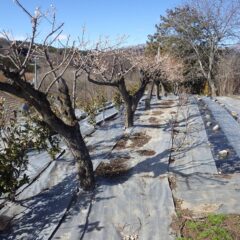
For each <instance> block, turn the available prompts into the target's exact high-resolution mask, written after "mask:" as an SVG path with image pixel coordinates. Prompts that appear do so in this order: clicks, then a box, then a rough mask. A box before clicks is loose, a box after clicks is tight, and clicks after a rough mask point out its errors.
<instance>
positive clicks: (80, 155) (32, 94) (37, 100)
mask: <svg viewBox="0 0 240 240" xmlns="http://www.w3.org/2000/svg"><path fill="white" fill-rule="evenodd" d="M7 76H9V77H11V79H14V83H13V84H9V83H2V82H0V90H2V91H5V92H8V93H10V94H13V95H15V96H17V97H20V98H22V99H24V100H26V101H27V102H28V103H29V104H30V105H32V106H33V107H34V108H35V109H36V110H37V111H38V112H39V113H40V114H41V115H42V118H43V121H44V122H45V123H46V124H47V125H48V126H49V127H50V128H51V129H52V130H54V131H55V132H57V133H58V134H59V135H61V136H62V137H63V138H64V139H65V140H66V142H67V143H68V145H69V148H70V150H71V151H72V153H73V156H74V157H75V160H76V162H77V165H78V172H79V174H78V175H79V180H80V186H81V187H82V188H83V190H92V189H93V188H94V185H95V181H94V174H93V166H92V162H91V159H90V156H89V152H88V149H87V147H86V145H85V142H84V140H83V138H82V135H81V132H80V127H79V123H78V121H77V120H74V122H72V124H71V125H68V124H66V123H65V122H64V121H63V120H62V119H60V118H59V117H58V116H57V115H56V114H55V113H54V112H53V111H52V109H51V105H50V103H49V101H48V99H47V96H46V95H45V94H44V93H42V92H40V91H38V90H35V89H34V88H33V87H32V86H31V85H30V84H29V83H28V82H25V81H23V80H22V79H21V78H19V77H18V75H15V74H14V73H13V74H10V73H9V75H7ZM73 117H74V115H73ZM74 119H76V118H75V117H74Z"/></svg>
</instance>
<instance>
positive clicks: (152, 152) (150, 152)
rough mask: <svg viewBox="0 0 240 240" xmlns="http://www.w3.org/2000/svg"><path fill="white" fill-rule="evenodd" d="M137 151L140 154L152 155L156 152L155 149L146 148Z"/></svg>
mask: <svg viewBox="0 0 240 240" xmlns="http://www.w3.org/2000/svg"><path fill="white" fill-rule="evenodd" d="M137 153H138V154H139V155H142V156H153V155H155V154H156V152H155V151H153V150H148V149H143V150H138V151H137Z"/></svg>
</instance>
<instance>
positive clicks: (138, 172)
mask: <svg viewBox="0 0 240 240" xmlns="http://www.w3.org/2000/svg"><path fill="white" fill-rule="evenodd" d="M174 104H175V102H174V101H162V104H160V102H153V105H152V109H151V110H149V111H143V109H139V111H138V112H137V116H138V119H137V121H136V125H135V127H134V128H133V129H132V130H131V131H130V132H131V136H130V137H126V138H125V139H123V140H121V141H120V142H119V143H118V144H117V145H116V147H115V148H114V150H113V151H112V153H111V156H109V159H108V160H106V159H105V162H110V160H115V161H116V160H119V159H120V160H121V159H124V163H126V162H127V166H128V169H127V171H126V172H125V173H124V174H123V175H120V176H119V175H118V176H117V177H116V176H113V175H110V174H109V173H108V175H107V176H108V177H109V175H110V176H111V178H106V177H101V178H99V179H98V187H97V189H96V191H95V192H94V194H92V195H89V194H88V195H84V197H83V195H81V194H80V195H79V198H78V200H77V202H76V204H75V205H74V206H73V207H72V208H71V209H70V211H69V213H68V215H67V217H66V220H65V221H64V222H63V224H61V226H60V228H59V229H58V231H57V232H56V234H55V235H54V237H53V239H71V240H75V239H99V240H100V239H102V240H103V239H108V240H117V239H141V240H147V239H149V240H150V239H151V240H152V239H156V240H157V239H164V240H168V239H175V237H174V234H172V232H171V228H170V224H171V221H172V216H173V215H174V214H175V208H174V203H173V199H172V192H171V189H170V187H169V182H168V157H169V146H170V129H169V126H168V121H169V119H170V117H171V114H170V112H171V111H174V110H175V107H174V106H173V105H174ZM83 199H84V200H83Z"/></svg>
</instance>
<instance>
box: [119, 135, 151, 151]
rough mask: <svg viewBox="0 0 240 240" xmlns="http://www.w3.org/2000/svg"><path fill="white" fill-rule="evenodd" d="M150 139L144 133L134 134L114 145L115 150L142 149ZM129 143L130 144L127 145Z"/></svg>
mask: <svg viewBox="0 0 240 240" xmlns="http://www.w3.org/2000/svg"><path fill="white" fill-rule="evenodd" d="M150 139H151V137H150V136H149V135H147V134H145V133H135V134H133V135H131V136H130V137H129V138H127V137H124V138H122V139H121V140H120V141H118V143H117V144H116V146H115V148H114V149H116V150H122V149H126V148H135V147H142V146H144V145H145V144H147V143H148V142H149V141H150ZM128 141H130V144H128Z"/></svg>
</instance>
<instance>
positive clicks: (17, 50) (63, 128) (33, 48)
mask: <svg viewBox="0 0 240 240" xmlns="http://www.w3.org/2000/svg"><path fill="white" fill-rule="evenodd" d="M15 2H16V4H17V5H18V6H19V7H20V8H21V9H22V10H23V11H24V12H25V13H26V15H27V16H28V17H29V19H30V21H31V23H32V34H31V37H30V38H29V39H26V40H25V41H22V42H16V41H11V39H8V40H9V42H10V43H11V44H10V45H9V47H8V48H7V49H4V53H3V54H1V58H2V59H8V60H10V63H11V64H8V65H7V64H5V61H1V64H0V71H1V72H2V73H3V74H4V76H5V77H6V80H5V81H4V82H0V90H1V91H5V92H7V93H10V94H12V95H15V96H17V97H19V98H22V99H24V100H25V101H27V102H28V103H29V104H30V105H31V106H33V107H34V108H35V109H36V110H37V111H38V113H39V114H40V115H41V117H42V121H44V122H45V123H46V125H47V126H48V127H49V128H51V129H52V130H53V131H55V132H57V133H58V134H60V135H61V136H62V137H63V138H64V139H65V141H66V143H67V145H68V147H69V148H70V150H71V152H72V154H73V156H74V158H75V160H76V163H77V165H78V175H79V179H80V186H81V187H82V188H83V189H84V190H91V189H93V188H94V184H95V182H94V174H93V166H92V162H91V159H90V155H89V152H88V149H87V147H86V144H85V142H84V140H83V137H82V135H81V131H80V126H79V123H78V121H77V119H76V116H75V112H74V108H73V105H72V101H71V97H70V94H69V89H68V86H67V83H66V81H65V79H64V78H63V74H64V73H65V72H66V70H67V69H68V68H69V66H70V65H71V63H72V60H73V58H74V56H75V54H76V52H77V50H76V48H75V47H74V45H73V46H69V44H68V42H67V43H66V45H65V46H64V48H63V54H62V55H61V58H60V57H59V58H60V59H59V61H58V62H57V61H55V60H54V59H55V58H56V56H55V55H54V54H52V53H51V49H52V45H53V44H54V43H55V42H56V41H57V39H58V36H59V35H60V34H61V33H62V27H63V24H60V25H56V18H55V13H53V14H52V18H51V19H48V21H50V22H51V25H50V26H51V29H50V31H49V33H48V34H47V36H46V37H45V39H44V42H43V44H37V43H36V39H37V30H38V24H39V22H40V19H41V18H43V17H46V16H44V15H43V14H42V13H41V12H40V11H39V10H36V11H35V14H34V15H33V14H31V13H30V12H29V11H28V10H27V9H26V8H25V7H24V6H23V5H22V4H21V3H20V1H18V0H16V1H15ZM3 34H4V35H5V37H6V38H8V35H7V34H5V33H3ZM23 49H25V54H22V52H23ZM35 56H39V57H42V58H43V59H44V60H43V61H44V62H46V63H47V65H48V68H47V69H46V73H45V74H44V76H43V77H42V78H41V79H40V81H39V85H38V87H37V88H36V89H35V88H34V86H33V85H32V84H31V83H30V82H28V81H27V79H26V69H27V67H28V66H29V65H30V64H31V62H32V60H33V58H34V57H35ZM46 78H49V79H50V82H49V83H48V86H47V88H46V89H43V85H44V82H45V81H46ZM53 87H55V88H56V91H55V92H56V93H57V94H51V90H52V89H53Z"/></svg>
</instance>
